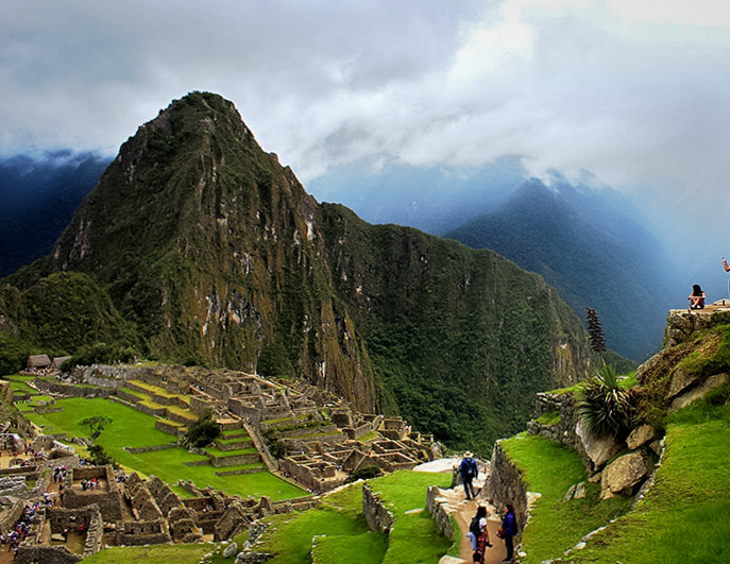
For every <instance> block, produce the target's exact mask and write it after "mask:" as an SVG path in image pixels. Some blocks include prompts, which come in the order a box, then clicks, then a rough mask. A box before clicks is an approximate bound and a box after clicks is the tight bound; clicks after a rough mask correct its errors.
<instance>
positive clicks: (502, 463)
mask: <svg viewBox="0 0 730 564" xmlns="http://www.w3.org/2000/svg"><path fill="white" fill-rule="evenodd" d="M485 488H486V492H487V498H490V499H491V500H492V503H493V504H494V506H495V507H496V508H497V510H498V511H500V512H501V511H502V509H503V508H504V506H505V504H507V503H510V504H512V506H513V507H514V508H515V517H516V518H517V525H518V533H517V536H516V537H515V544H519V542H520V541H521V540H522V531H523V529H524V528H525V524H526V523H527V490H525V484H524V482H523V481H522V472H520V471H519V469H518V468H517V467H516V466H515V465H514V464H512V463H511V462H510V461H509V459H508V458H507V455H506V454H505V452H504V451H503V450H502V447H500V446H499V441H497V443H496V444H495V445H494V450H493V451H492V464H491V471H490V473H489V477H488V478H487V482H486V484H485Z"/></svg>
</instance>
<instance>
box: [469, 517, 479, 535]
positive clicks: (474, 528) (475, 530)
mask: <svg viewBox="0 0 730 564" xmlns="http://www.w3.org/2000/svg"><path fill="white" fill-rule="evenodd" d="M480 519H481V517H479V516H475V517H473V518H472V520H471V524H470V525H469V532H470V533H471V534H473V535H474V536H475V537H479V535H481V534H482V529H481V527H480V526H479V520H480Z"/></svg>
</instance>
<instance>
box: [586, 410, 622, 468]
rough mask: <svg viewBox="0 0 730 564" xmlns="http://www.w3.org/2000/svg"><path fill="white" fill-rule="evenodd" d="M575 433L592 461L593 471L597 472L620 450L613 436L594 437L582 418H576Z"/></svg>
mask: <svg viewBox="0 0 730 564" xmlns="http://www.w3.org/2000/svg"><path fill="white" fill-rule="evenodd" d="M575 433H576V435H578V437H580V440H581V443H582V445H583V449H584V450H585V452H586V454H587V455H588V457H589V458H590V460H591V462H592V463H593V471H594V472H597V471H598V470H600V469H601V467H602V466H603V465H604V464H605V463H606V462H607V461H608V460H609V459H610V458H611V457H613V456H615V455H616V454H618V453H619V452H620V450H621V445H620V444H618V442H617V441H616V440H615V439H614V438H613V437H596V436H595V435H593V434H592V433H591V432H590V430H589V429H588V427H586V426H585V424H584V423H583V421H582V420H578V423H577V424H576V426H575Z"/></svg>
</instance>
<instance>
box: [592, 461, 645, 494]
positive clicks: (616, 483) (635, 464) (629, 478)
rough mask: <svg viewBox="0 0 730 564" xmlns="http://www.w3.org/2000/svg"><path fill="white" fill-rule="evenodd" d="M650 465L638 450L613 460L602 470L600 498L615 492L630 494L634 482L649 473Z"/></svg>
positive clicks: (637, 481)
mask: <svg viewBox="0 0 730 564" xmlns="http://www.w3.org/2000/svg"><path fill="white" fill-rule="evenodd" d="M650 468H651V466H650V465H649V464H648V463H647V461H646V458H645V456H644V455H643V454H642V453H640V452H632V453H630V454H626V455H624V456H622V457H620V458H617V459H616V460H614V461H613V462H612V463H611V464H610V465H608V466H607V467H606V469H605V470H604V471H603V475H602V478H601V490H602V491H601V499H608V498H610V497H613V496H614V495H617V494H625V495H631V494H633V493H634V492H633V489H634V486H635V485H636V484H638V483H639V482H641V481H642V480H643V479H644V478H646V476H647V475H648V474H649V471H650Z"/></svg>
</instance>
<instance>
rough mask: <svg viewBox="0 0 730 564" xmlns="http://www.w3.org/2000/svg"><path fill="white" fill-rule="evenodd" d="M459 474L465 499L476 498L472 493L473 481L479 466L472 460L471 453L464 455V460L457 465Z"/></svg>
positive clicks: (467, 452)
mask: <svg viewBox="0 0 730 564" xmlns="http://www.w3.org/2000/svg"><path fill="white" fill-rule="evenodd" d="M459 473H460V474H461V481H462V482H463V484H464V491H465V492H466V499H471V498H473V497H476V494H475V493H474V484H473V482H474V480H476V479H477V476H478V475H479V466H478V465H477V463H476V460H474V459H473V458H472V453H471V452H469V451H468V450H467V451H466V452H465V453H464V459H463V460H462V461H461V464H459Z"/></svg>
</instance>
